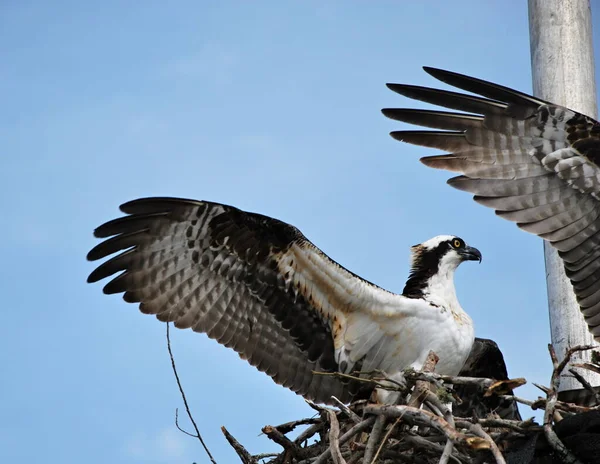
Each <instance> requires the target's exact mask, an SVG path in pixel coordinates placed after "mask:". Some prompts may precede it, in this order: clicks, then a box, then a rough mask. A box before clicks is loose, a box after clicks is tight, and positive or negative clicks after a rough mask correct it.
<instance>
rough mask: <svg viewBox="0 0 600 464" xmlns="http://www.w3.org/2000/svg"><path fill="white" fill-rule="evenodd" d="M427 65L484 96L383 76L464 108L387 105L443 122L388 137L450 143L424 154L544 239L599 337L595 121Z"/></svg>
mask: <svg viewBox="0 0 600 464" xmlns="http://www.w3.org/2000/svg"><path fill="white" fill-rule="evenodd" d="M425 71H427V72H428V73H429V74H431V75H432V76H433V77H435V78H437V79H439V80H440V81H442V82H445V83H447V84H449V85H452V86H454V87H458V88H460V89H462V90H466V91H468V92H472V93H474V94H478V95H481V97H479V96H474V95H467V94H461V93H455V92H449V91H445V90H438V89H432V88H427V87H418V86H411V85H402V84H388V87H389V88H390V89H391V90H393V91H394V92H397V93H399V94H401V95H404V96H406V97H409V98H413V99H416V100H421V101H424V102H427V103H432V104H434V105H439V106H442V107H445V108H450V109H453V110H458V111H461V112H464V113H456V112H446V111H435V110H412V109H384V110H383V113H384V114H385V115H386V116H388V117H390V118H392V119H395V120H398V121H403V122H407V123H411V124H416V125H420V126H424V127H428V128H434V129H441V130H435V131H423V130H410V131H396V132H392V133H391V135H392V137H394V138H395V139H397V140H400V141H403V142H407V143H412V144H415V145H422V146H426V147H431V148H438V149H440V150H444V151H446V152H449V154H445V155H439V156H429V157H425V158H422V159H421V161H422V162H423V163H424V164H425V165H427V166H430V167H433V168H437V169H445V170H448V171H456V172H460V173H461V174H462V175H461V176H458V177H454V178H452V179H450V180H449V181H448V183H449V184H450V185H451V186H453V187H455V188H458V189H460V190H465V191H467V192H471V193H473V194H474V195H475V196H474V199H475V201H477V202H478V203H481V204H483V205H485V206H488V207H490V208H494V209H495V210H496V214H497V215H498V216H500V217H503V218H505V219H508V220H510V221H514V222H516V223H517V225H518V226H519V227H520V228H522V229H524V230H526V231H527V232H531V233H533V234H536V235H538V236H540V237H542V238H543V239H545V240H547V241H548V242H550V243H551V244H552V246H554V247H555V248H556V249H557V250H558V252H559V254H560V256H561V258H562V260H563V262H564V265H565V270H566V273H567V276H568V277H569V279H570V280H571V283H572V285H573V288H574V291H575V295H576V296H577V301H578V302H579V305H580V308H581V311H582V313H583V315H584V317H585V320H586V322H587V324H588V327H589V329H590V331H591V333H592V334H593V335H594V338H595V339H596V340H597V341H600V259H599V258H600V202H599V201H598V199H599V195H600V169H599V167H598V163H599V162H600V124H599V123H598V122H597V121H595V120H593V119H592V118H589V117H587V116H584V115H582V114H579V113H576V112H575V111H572V110H569V109H567V108H564V107H561V106H558V105H554V104H552V103H549V102H545V101H543V100H540V99H538V98H535V97H532V96H530V95H527V94H524V93H521V92H518V91H515V90H512V89H509V88H507V87H502V86H499V85H496V84H493V83H490V82H486V81H483V80H480V79H475V78H472V77H468V76H465V75H462V74H457V73H453V72H449V71H443V70H439V69H434V68H425ZM482 97H484V98H482Z"/></svg>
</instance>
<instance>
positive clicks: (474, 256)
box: [459, 246, 481, 263]
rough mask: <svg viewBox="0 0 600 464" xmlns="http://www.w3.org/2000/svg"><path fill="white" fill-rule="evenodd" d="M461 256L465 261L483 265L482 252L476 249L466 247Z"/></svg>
mask: <svg viewBox="0 0 600 464" xmlns="http://www.w3.org/2000/svg"><path fill="white" fill-rule="evenodd" d="M459 254H460V256H462V258H463V259H464V260H465V261H479V262H480V263H481V252H480V251H479V250H478V249H477V248H475V247H470V246H466V247H465V248H464V249H463V250H461V251H460V252H459Z"/></svg>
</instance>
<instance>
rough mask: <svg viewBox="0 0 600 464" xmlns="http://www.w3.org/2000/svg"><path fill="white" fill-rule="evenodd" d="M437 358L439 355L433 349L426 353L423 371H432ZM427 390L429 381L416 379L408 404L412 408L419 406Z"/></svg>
mask: <svg viewBox="0 0 600 464" xmlns="http://www.w3.org/2000/svg"><path fill="white" fill-rule="evenodd" d="M439 360H440V358H439V356H438V355H437V354H435V353H434V352H433V351H430V352H429V353H428V354H427V359H426V360H425V362H424V363H423V372H433V371H434V369H435V366H436V365H437V363H438V361H439ZM429 390H430V382H428V381H427V380H417V382H416V384H415V388H414V390H413V393H412V395H411V396H410V400H409V402H408V405H409V406H412V407H413V408H418V407H419V406H421V404H422V403H423V400H424V399H425V397H426V396H427V392H429Z"/></svg>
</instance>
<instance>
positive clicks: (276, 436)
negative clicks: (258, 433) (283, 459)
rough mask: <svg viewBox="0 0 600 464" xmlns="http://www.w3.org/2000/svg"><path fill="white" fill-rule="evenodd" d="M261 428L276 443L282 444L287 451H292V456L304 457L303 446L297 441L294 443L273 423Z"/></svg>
mask: <svg viewBox="0 0 600 464" xmlns="http://www.w3.org/2000/svg"><path fill="white" fill-rule="evenodd" d="M261 430H262V432H263V433H264V434H265V435H266V436H267V437H269V438H270V439H271V440H273V441H274V442H275V443H277V444H278V445H280V446H282V447H283V448H284V449H285V450H286V451H289V452H290V453H292V456H294V457H296V458H302V457H303V456H304V453H303V450H302V448H300V447H299V446H298V444H297V443H294V442H293V441H292V440H290V439H289V438H288V437H286V436H285V435H284V434H283V433H281V432H280V431H279V430H277V429H276V428H275V427H273V426H272V425H265V426H264V427H263V428H262V429H261Z"/></svg>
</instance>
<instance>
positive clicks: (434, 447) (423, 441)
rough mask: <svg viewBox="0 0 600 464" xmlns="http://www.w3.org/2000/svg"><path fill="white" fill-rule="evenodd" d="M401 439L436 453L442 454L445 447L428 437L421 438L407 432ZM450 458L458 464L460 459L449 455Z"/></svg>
mask: <svg viewBox="0 0 600 464" xmlns="http://www.w3.org/2000/svg"><path fill="white" fill-rule="evenodd" d="M444 438H445V437H444ZM403 440H404V441H406V442H408V443H409V444H410V445H411V446H413V447H414V446H417V447H419V448H422V449H426V450H428V451H431V452H433V453H436V454H443V452H444V449H445V446H442V445H439V444H437V443H433V442H432V441H430V440H429V439H427V438H423V437H421V436H419V435H414V434H410V435H409V434H407V435H405V436H404V437H403ZM446 443H448V441H447V439H446ZM450 459H451V460H452V461H453V462H455V463H457V464H460V461H459V460H458V459H457V458H456V457H454V456H450Z"/></svg>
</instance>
